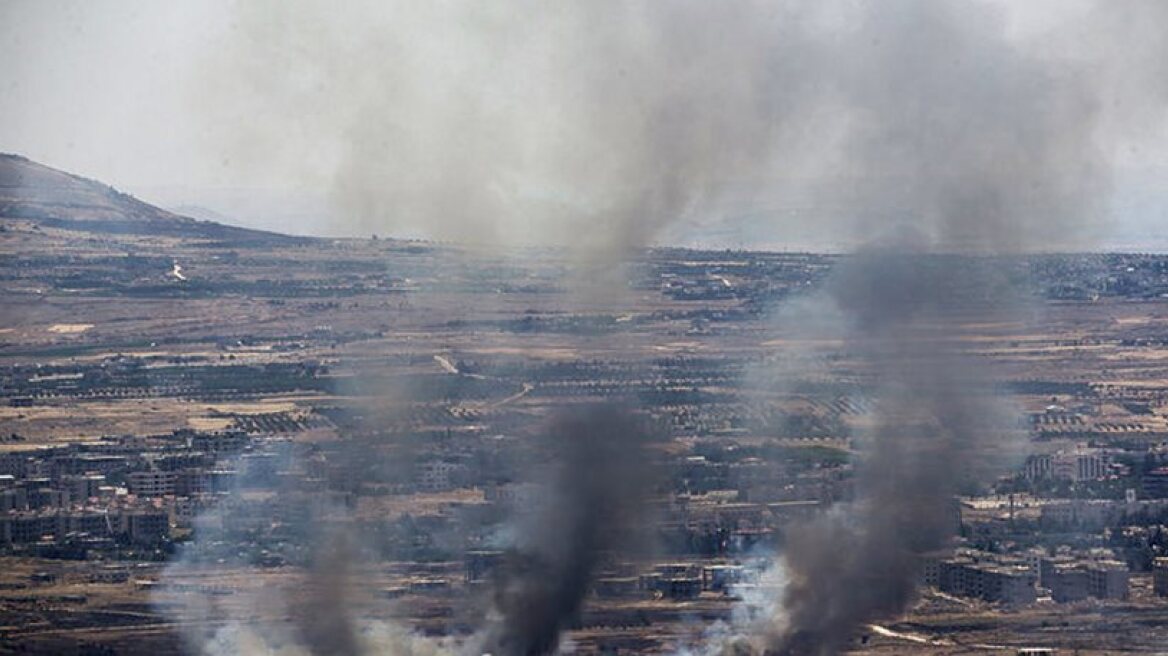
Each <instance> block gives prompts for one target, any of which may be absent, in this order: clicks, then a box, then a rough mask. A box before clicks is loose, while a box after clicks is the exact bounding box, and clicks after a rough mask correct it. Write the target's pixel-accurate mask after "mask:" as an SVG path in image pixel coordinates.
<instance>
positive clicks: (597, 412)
mask: <svg viewBox="0 0 1168 656" xmlns="http://www.w3.org/2000/svg"><path fill="white" fill-rule="evenodd" d="M651 435H652V431H651V429H650V427H649V426H648V425H647V424H646V422H645V421H644V420H642V419H641V418H638V417H637V416H635V415H633V414H631V413H630V412H629V411H628V410H626V409H623V408H619V407H615V406H611V405H592V406H587V407H584V408H579V409H573V410H569V411H565V412H563V413H562V414H560V415H559V416H558V417H557V418H556V419H554V420H553V422H552V423H551V425H550V427H549V429H548V434H547V439H548V448H549V451H550V453H549V456H550V458H551V466H552V470H551V471H550V472H548V478H547V480H546V481H545V482H544V485H545V489H544V490H543V492H544V496H543V498H541V499H540V500H539V501H538V502H537V506H536V508H535V509H534V512H533V513H532V514H531V515H529V516H528V517H526V518H524V520H525V521H523V522H522V523H521V524H520V526H519V527H518V536H517V537H516V540H515V545H514V547H513V548H512V549H511V550H510V552H509V554H508V557H507V559H506V562H505V563H504V565H503V567H502V569H501V571H500V572H499V574H498V577H497V580H496V589H495V606H496V610H497V612H498V614H499V619H498V622H497V623H496V624H495V625H494V626H493V627H492V628H491V630H490V631H489V634H488V636H487V639H486V645H485V647H484V649H483V651H484V652H490V653H493V654H496V655H504V656H512V655H516V656H533V655H536V654H550V653H553V652H554V651H555V650H556V649H557V647H558V646H559V639H560V634H561V633H562V632H563V631H564V629H566V628H568V627H569V625H570V623H571V622H572V620H573V619H575V618H576V616H577V614H578V613H579V611H580V608H581V605H582V603H583V601H584V597H585V595H586V594H587V593H588V591H589V587H590V585H591V583H592V580H593V576H594V574H595V572H596V569H597V567H598V565H600V563H601V560H602V558H603V557H604V556H605V554H606V553H609V552H620V551H624V550H625V549H626V548H627V546H628V545H629V544H630V543H631V542H630V541H633V542H635V541H636V539H635V535H634V533H635V530H636V526H637V525H638V523H639V522H638V521H637V520H638V518H639V517H640V516H641V514H642V513H643V511H644V506H645V495H646V494H647V493H648V492H649V481H650V480H651V478H652V477H651V475H650V472H649V469H648V463H647V459H646V454H645V447H646V444H647V442H648V441H649V440H650V438H651Z"/></svg>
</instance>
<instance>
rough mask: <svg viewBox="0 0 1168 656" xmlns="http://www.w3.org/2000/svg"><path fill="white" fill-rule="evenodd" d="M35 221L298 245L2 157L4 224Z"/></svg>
mask: <svg viewBox="0 0 1168 656" xmlns="http://www.w3.org/2000/svg"><path fill="white" fill-rule="evenodd" d="M5 219H8V220H13V219H16V220H25V221H32V222H34V223H37V224H40V225H42V226H45V227H51V228H61V229H66V230H80V231H84V232H101V233H117V234H142V235H158V236H172V237H187V238H200V239H212V240H226V239H230V240H236V241H238V240H244V241H256V240H296V239H301V238H299V237H287V236H284V235H279V234H276V233H268V232H262V231H259V230H249V229H246V228H237V227H234V226H228V225H223V224H221V223H216V222H214V221H200V220H197V219H193V218H190V217H187V216H182V215H179V214H175V213H173V212H168V211H166V210H164V209H162V208H159V207H155V206H153V205H150V204H149V203H144V202H142V201H140V200H138V199H137V198H134V197H133V196H131V195H129V194H126V193H122V192H120V191H118V190H117V189H114V188H113V187H110V186H109V185H105V184H102V183H100V182H97V181H95V180H90V179H88V178H83V177H81V176H79V175H73V174H71V173H66V172H64V171H58V170H57V169H53V168H49V167H47V166H44V165H43V164H38V163H36V162H33V161H32V160H30V159H28V158H26V157H22V156H20V155H12V154H8V153H0V221H2V220H5Z"/></svg>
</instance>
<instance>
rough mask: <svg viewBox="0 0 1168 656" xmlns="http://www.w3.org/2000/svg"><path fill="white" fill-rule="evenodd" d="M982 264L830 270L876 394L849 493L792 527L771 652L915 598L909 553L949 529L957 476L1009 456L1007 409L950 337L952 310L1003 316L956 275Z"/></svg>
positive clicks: (851, 628)
mask: <svg viewBox="0 0 1168 656" xmlns="http://www.w3.org/2000/svg"><path fill="white" fill-rule="evenodd" d="M989 265H990V263H989V262H986V261H982V260H976V259H973V260H971V259H968V258H957V257H952V256H936V255H928V254H922V253H908V252H902V251H892V252H888V251H875V252H867V253H863V254H859V255H857V256H855V257H854V258H852V260H851V261H849V262H848V263H847V264H845V265H843V266H842V270H841V271H839V272H838V273H837V275H836V277H835V279H834V280H833V282H832V284H831V286H830V289H829V290H828V294H829V295H830V296H831V298H832V300H834V301H835V303H837V304H838V306H839V308H840V310H841V311H842V312H843V313H845V315H846V316H847V317H848V319H849V320H850V336H849V339H848V340H847V344H846V347H845V350H846V352H848V353H849V354H850V356H851V357H852V358H854V359H855V361H856V363H857V366H859V367H861V368H863V370H864V372H865V373H866V374H867V376H868V377H869V378H870V379H871V381H872V384H873V385H874V386H875V388H876V389H875V395H876V400H877V403H876V409H875V411H874V417H873V425H872V427H871V429H870V430H869V432H868V434H865V435H861V436H859V438H858V439H859V440H860V443H861V447H860V449H861V451H862V453H863V457H862V458H861V460H860V462H859V463H858V464H857V467H858V477H857V481H856V501H855V502H854V503H852V504H849V505H845V506H843V507H840V508H837V509H835V511H833V512H832V513H829V514H827V515H825V516H823V517H821V518H819V519H817V520H814V521H812V522H811V523H809V524H808V525H805V526H800V527H797V528H795V529H793V530H792V531H791V532H790V539H789V541H788V543H787V545H786V547H785V549H784V552H783V554H782V561H783V566H784V569H785V571H786V574H787V576H788V579H789V583H788V585H787V587H786V589H785V591H784V593H783V598H782V600H781V601H782V608H783V613H782V614H781V615H780V616H779V617H777V618H776V621H775V624H774V626H772V628H771V629H770V633H771V635H770V638H769V642H770V647H771V649H773V650H774V651H777V652H778V653H780V654H813V655H817V656H820V655H823V656H826V655H829V654H835V653H837V652H838V651H840V649H841V647H843V646H845V645H846V644H848V642H849V640H850V639H851V636H852V635H853V633H854V632H855V630H856V629H857V628H859V627H860V626H861V625H863V624H864V623H866V622H871V621H876V620H879V619H884V618H887V617H893V616H896V615H897V614H899V613H900V612H901V611H902V610H903V609H904V608H905V607H906V606H907V605H908V603H909V602H910V600H911V599H912V598H913V595H914V592H915V589H916V583H917V580H918V574H919V567H920V556H921V555H922V554H924V553H927V552H930V551H935V550H938V549H941V548H942V547H944V546H945V545H946V543H947V540H948V538H949V537H951V536H952V535H953V534H954V532H955V530H956V527H957V523H958V517H957V514H956V506H955V504H954V495H955V494H956V493H957V492H958V491H959V490H960V489H961V487H960V486H962V485H963V484H965V485H970V484H976V483H978V482H985V481H987V480H992V476H993V475H994V474H996V473H998V472H1000V471H1002V469H1003V467H1004V466H1005V465H1006V464H1012V463H1011V456H1014V455H1016V454H1017V452H1018V449H1017V446H1018V445H1017V443H1016V439H1017V438H1018V437H1019V436H1018V434H1017V432H1016V431H1013V427H1012V424H1011V422H1010V416H1011V415H1010V412H1009V411H1010V408H1009V406H1008V404H1006V403H1005V401H1004V400H1003V399H1002V398H1001V397H998V396H996V395H995V394H994V390H993V389H992V386H991V385H990V382H989V380H988V379H987V378H986V377H985V376H984V375H983V372H982V371H981V368H980V367H979V366H977V364H976V363H975V362H972V361H970V360H969V359H967V358H966V357H964V356H962V354H960V353H959V352H957V347H956V344H955V343H954V341H953V337H952V331H953V329H954V328H956V327H957V326H958V325H959V324H960V323H961V322H963V321H976V320H984V319H985V318H986V316H987V314H989V315H996V316H999V317H1000V316H1001V315H1002V312H1001V311H1000V310H998V309H995V308H993V307H992V306H986V305H985V304H984V301H983V300H982V299H977V300H976V301H971V300H970V296H967V295H970V294H971V293H973V292H976V291H977V288H976V286H974V287H973V288H971V286H970V285H969V284H967V283H966V280H965V278H974V279H993V277H992V276H989V275H982V272H980V271H978V269H979V268H982V267H987V266H989ZM959 277H960V278H959ZM958 283H960V284H958ZM974 298H976V295H974Z"/></svg>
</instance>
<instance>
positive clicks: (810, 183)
mask: <svg viewBox="0 0 1168 656" xmlns="http://www.w3.org/2000/svg"><path fill="white" fill-rule="evenodd" d="M926 4H927V3H926ZM0 12H3V17H2V20H0V58H2V59H3V61H5V62H6V63H5V66H4V71H3V75H4V79H3V88H4V94H3V95H2V97H0V144H3V147H4V148H6V149H8V150H10V151H12V152H18V153H21V154H25V155H28V156H30V157H33V158H34V159H37V160H38V161H44V162H46V163H48V164H49V165H52V166H57V167H59V168H64V169H66V170H70V171H75V172H78V173H80V174H82V175H87V176H91V177H95V178H98V179H101V180H103V181H107V182H110V183H112V184H114V185H115V186H117V187H119V188H121V189H124V190H127V191H130V192H131V193H135V194H136V195H138V196H140V197H142V198H143V199H145V200H148V201H153V202H156V203H161V204H163V205H164V206H167V207H172V208H178V209H179V210H186V213H193V214H196V216H199V215H203V216H202V218H216V217H219V216H222V217H227V219H228V220H229V221H231V222H236V223H239V224H242V225H247V226H253V227H262V228H268V229H280V230H284V231H290V232H294V233H298V234H313V235H356V236H367V235H368V234H371V233H381V234H387V235H403V236H421V237H429V238H437V239H444V240H450V239H458V240H485V241H512V242H526V243H532V242H534V243H548V242H550V243H560V242H564V241H569V240H570V241H577V240H578V239H579V236H580V235H581V234H587V235H604V237H603V238H602V241H603V240H608V241H611V240H614V239H615V240H618V241H621V242H622V243H623V242H631V243H633V244H637V243H693V244H707V245H713V246H721V245H730V246H770V247H780V248H787V249H791V248H796V249H797V248H818V249H824V248H829V249H835V250H838V249H848V248H851V247H853V246H855V245H857V244H858V243H862V242H865V241H868V240H870V239H873V238H877V237H879V236H880V235H881V233H883V232H886V231H887V230H889V225H890V224H894V223H896V222H907V223H910V224H916V223H917V222H918V220H923V221H925V222H926V223H929V224H934V223H935V221H936V218H935V215H937V214H938V213H940V212H943V211H946V210H947V209H949V208H943V207H940V206H938V205H937V204H936V199H931V200H930V199H927V198H922V196H921V195H920V191H921V190H922V189H926V190H927V189H941V188H953V187H955V186H961V185H967V186H968V187H969V189H970V190H972V189H973V188H974V187H975V186H976V184H978V183H974V182H970V181H969V180H968V179H967V178H968V177H970V176H973V177H976V176H980V175H984V174H986V173H987V172H988V171H987V170H986V167H987V166H990V167H993V169H994V171H993V172H994V174H996V175H1001V176H1016V175H1023V176H1025V175H1028V173H1026V172H1025V171H1027V170H1029V169H1030V168H1032V167H1033V165H1034V164H1036V162H1033V161H1027V158H1030V157H1035V156H1036V155H1034V154H1033V147H1034V146H1035V145H1037V146H1038V147H1039V148H1040V149H1042V152H1043V154H1042V155H1037V156H1041V157H1046V158H1049V159H1050V161H1049V162H1044V163H1041V164H1040V166H1041V167H1042V169H1043V170H1044V171H1046V172H1047V173H1046V174H1044V175H1052V174H1053V175H1057V176H1059V180H1057V181H1055V180H1051V179H1046V180H1031V181H1029V182H1028V183H1027V184H1026V185H1018V188H1023V187H1026V186H1027V185H1028V186H1029V187H1031V188H1035V189H1038V190H1039V193H1038V194H1037V195H1042V196H1045V199H1044V200H1041V201H1036V200H1035V198H1033V196H1034V195H1036V194H1031V196H1032V197H1028V198H1024V197H1021V196H1015V197H1011V198H1001V199H999V200H998V201H997V202H998V203H1000V207H997V208H985V209H981V210H976V211H972V212H969V213H966V212H958V213H957V215H958V218H949V219H946V220H949V221H958V222H964V223H970V222H981V221H999V222H1001V221H1006V222H1009V221H1013V220H1014V218H1013V216H1012V215H1013V214H1014V213H1016V212H1018V213H1026V214H1050V215H1058V216H1057V217H1056V218H1057V220H1059V221H1061V222H1063V225H1066V226H1073V227H1074V231H1072V232H1067V231H1063V230H1057V231H1052V232H1051V233H1048V234H1047V235H1045V237H1046V239H1045V240H1037V241H1035V242H1033V243H1028V246H1031V247H1037V248H1045V249H1050V248H1060V247H1076V248H1120V247H1130V246H1132V245H1134V244H1140V245H1143V246H1144V247H1156V248H1161V247H1163V246H1164V245H1165V244H1163V243H1162V242H1159V241H1157V240H1159V239H1162V238H1161V237H1160V236H1159V235H1158V234H1157V233H1158V232H1159V231H1158V230H1156V228H1157V227H1158V225H1159V222H1160V221H1161V220H1162V218H1163V217H1162V212H1161V210H1160V209H1158V208H1159V207H1161V206H1162V203H1163V202H1164V200H1165V197H1166V192H1165V190H1164V186H1163V183H1162V180H1163V178H1164V176H1165V173H1166V170H1165V164H1164V159H1165V154H1166V153H1168V138H1166V134H1168V132H1166V129H1165V125H1166V122H1165V120H1164V103H1163V98H1164V84H1165V83H1164V80H1165V79H1168V75H1165V74H1164V70H1163V68H1164V66H1163V63H1164V62H1165V61H1166V59H1168V57H1166V55H1165V52H1164V46H1163V43H1162V41H1163V40H1162V38H1160V36H1159V32H1158V31H1157V28H1158V27H1159V26H1160V25H1161V24H1162V23H1163V21H1164V20H1165V18H1164V15H1163V14H1164V11H1163V6H1162V5H1161V4H1160V3H1157V2H1155V1H1154V0H1122V1H1120V2H1113V3H1111V2H1104V3H1091V2H1078V1H1065V0H1064V1H1059V2H1054V1H1050V0H1033V1H1031V2H965V3H938V4H937V5H935V6H932V7H928V8H927V9H925V10H924V11H921V6H920V3H915V2H891V3H865V2H851V1H848V2H844V1H840V2H827V3H820V2H811V3H808V2H791V1H789V0H788V1H779V2H753V1H743V2H730V3H700V2H679V3H670V4H668V5H667V6H665V7H661V6H658V5H655V4H654V3H617V2H613V3H587V4H576V5H556V6H548V5H546V4H545V3H538V2H531V3H526V2H509V3H488V4H479V3H457V2H437V3H408V2H407V3H381V2H358V3H352V4H349V5H347V6H346V8H345V10H344V11H336V8H335V7H333V6H332V5H330V4H328V3H316V2H305V1H296V2H276V3H265V2H242V3H230V2H218V1H216V2H172V3H146V2H118V1H98V2H52V3H43V2H23V1H19V0H17V1H11V2H6V3H4V5H3V6H2V7H0ZM946 24H949V25H952V27H945V25H946ZM946 30H949V31H953V30H959V32H954V33H952V34H947V32H946ZM987 55H988V56H987ZM889 76H892V77H889ZM877 81H879V82H878V83H877ZM971 116H977V117H978V118H977V120H976V121H972V120H970V117H971ZM910 127H912V128H916V127H921V128H923V129H921V130H920V132H919V134H920V135H921V138H920V140H916V141H903V140H899V136H898V135H899V133H900V132H901V131H903V130H905V129H907V128H910ZM970 135H978V136H977V137H971V136H970ZM1035 140H1038V141H1039V142H1041V143H1037V144H1036V143H1034V141H1035ZM892 143H896V144H897V145H895V146H891V147H890V145H891V144H892ZM947 149H955V151H956V152H954V153H953V154H952V156H947V157H942V155H943V154H945V151H946V150H947ZM963 149H965V150H970V149H977V150H978V154H977V155H976V156H974V157H973V158H966V157H964V156H963V153H962V152H961V151H962V150H963ZM1007 149H1013V150H1014V152H1007ZM970 154H972V152H971V153H970ZM979 158H980V160H981V161H978V159H979ZM940 160H946V161H949V162H956V163H957V164H955V165H953V166H950V165H948V164H945V165H940V166H939V165H938V161H940ZM991 162H992V164H991ZM975 169H976V170H975ZM1044 185H1060V187H1059V188H1058V189H1050V188H1044ZM1028 193H1029V192H1028ZM962 202H966V201H962ZM1034 203H1037V205H1035V204H1034ZM1071 215H1074V216H1071ZM665 225H669V226H671V227H670V230H669V231H667V232H666V231H663V230H662V227H663V226H665ZM593 227H595V228H599V229H593ZM611 245H612V244H604V243H602V244H595V245H593V246H594V247H596V248H599V249H607V248H609V247H611ZM957 246H958V247H969V246H972V247H986V246H987V244H961V245H957Z"/></svg>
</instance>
